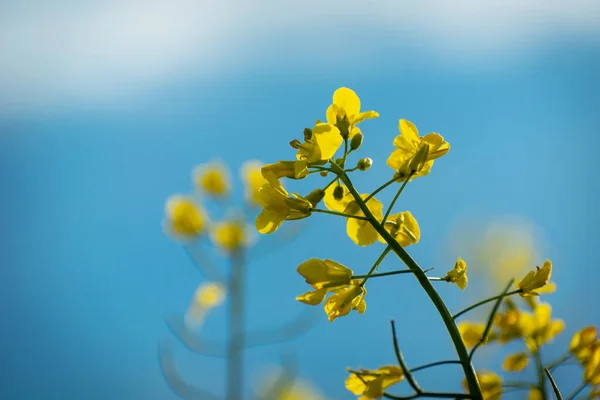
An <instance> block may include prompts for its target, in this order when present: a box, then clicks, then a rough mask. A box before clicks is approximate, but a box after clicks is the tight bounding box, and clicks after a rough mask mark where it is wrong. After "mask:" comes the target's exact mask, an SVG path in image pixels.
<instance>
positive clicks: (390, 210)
mask: <svg viewBox="0 0 600 400" xmlns="http://www.w3.org/2000/svg"><path fill="white" fill-rule="evenodd" d="M413 175H414V172H411V173H410V175H408V178H406V180H405V181H404V182H402V186H400V189H398V191H397V192H396V195H395V196H394V198H393V199H392V202H391V203H390V206H389V207H388V209H387V211H386V212H385V216H384V217H383V221H381V225H385V221H386V220H387V218H388V217H389V215H390V213H391V212H392V208H394V204H396V201H397V200H398V198H399V197H400V195H401V194H402V191H403V190H404V188H405V187H406V185H407V184H408V181H409V180H410V178H411V177H412V176H413Z"/></svg>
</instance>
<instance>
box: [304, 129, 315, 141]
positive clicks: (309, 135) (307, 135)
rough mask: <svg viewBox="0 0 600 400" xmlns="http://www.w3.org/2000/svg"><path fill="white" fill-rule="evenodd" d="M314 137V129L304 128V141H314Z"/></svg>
mask: <svg viewBox="0 0 600 400" xmlns="http://www.w3.org/2000/svg"><path fill="white" fill-rule="evenodd" d="M312 135H313V132H312V129H310V128H304V140H305V141H307V140H310V139H312Z"/></svg>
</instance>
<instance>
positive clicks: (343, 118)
mask: <svg viewBox="0 0 600 400" xmlns="http://www.w3.org/2000/svg"><path fill="white" fill-rule="evenodd" d="M332 100H333V101H332V104H331V105H330V106H329V107H328V108H327V112H326V116H327V122H328V123H330V124H332V125H335V126H336V127H337V128H338V129H339V131H340V133H341V136H342V137H344V138H351V137H352V136H354V135H356V134H357V133H360V130H359V129H358V128H357V127H356V125H358V124H359V123H361V122H362V121H364V120H365V119H371V118H377V117H379V114H378V113H377V112H375V111H365V112H361V111H360V98H359V97H358V96H357V95H356V93H354V91H353V90H352V89H348V88H345V87H341V88H339V89H337V90H336V91H335V92H334V93H333V99H332Z"/></svg>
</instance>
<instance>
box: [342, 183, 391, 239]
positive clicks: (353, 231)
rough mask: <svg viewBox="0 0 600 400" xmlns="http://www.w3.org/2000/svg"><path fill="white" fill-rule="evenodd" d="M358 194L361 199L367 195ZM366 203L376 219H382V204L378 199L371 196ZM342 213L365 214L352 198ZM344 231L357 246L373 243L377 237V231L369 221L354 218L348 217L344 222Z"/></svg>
mask: <svg viewBox="0 0 600 400" xmlns="http://www.w3.org/2000/svg"><path fill="white" fill-rule="evenodd" d="M360 196H361V198H362V199H363V200H364V199H366V198H367V197H369V195H368V194H361V195H360ZM366 205H367V207H368V208H369V210H370V211H371V213H372V214H373V216H374V217H375V219H376V220H378V221H381V220H382V219H383V204H381V202H380V201H379V200H377V199H376V198H375V197H371V198H370V199H369V201H367V204H366ZM344 213H345V214H348V215H356V216H359V217H364V216H365V214H364V213H363V212H362V210H361V209H360V207H359V206H358V203H357V202H356V200H352V201H351V202H350V203H348V205H347V206H346V209H345V210H344ZM346 233H347V234H348V237H349V238H350V239H352V241H353V242H354V243H356V244H357V245H359V246H369V245H371V244H373V243H375V242H376V241H377V238H378V237H379V233H377V231H376V230H375V228H373V226H372V225H371V223H370V222H369V221H365V220H362V219H356V218H348V222H347V223H346Z"/></svg>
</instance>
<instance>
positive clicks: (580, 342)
mask: <svg viewBox="0 0 600 400" xmlns="http://www.w3.org/2000/svg"><path fill="white" fill-rule="evenodd" d="M597 334H598V330H597V329H596V327H595V326H586V327H585V328H583V329H582V330H580V331H578V332H576V333H575V334H574V335H573V338H572V339H571V344H570V345H569V351H570V352H571V353H572V354H573V355H575V357H577V359H578V360H579V361H580V362H581V363H583V364H585V362H586V361H587V360H588V359H589V358H590V356H591V355H592V352H593V351H594V349H595V348H596V347H598V344H600V343H599V342H598V338H597V336H596V335H597Z"/></svg>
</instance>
